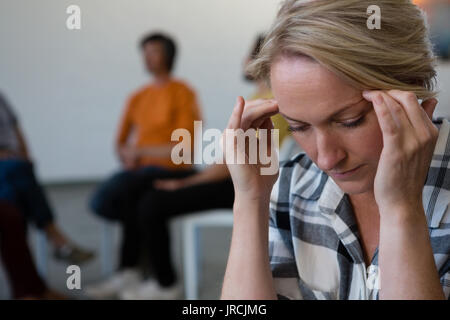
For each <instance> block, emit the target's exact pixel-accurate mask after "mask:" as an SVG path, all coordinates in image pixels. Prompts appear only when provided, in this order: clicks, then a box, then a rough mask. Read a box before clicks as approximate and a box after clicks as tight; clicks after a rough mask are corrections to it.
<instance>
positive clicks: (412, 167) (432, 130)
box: [363, 90, 438, 215]
mask: <svg viewBox="0 0 450 320" xmlns="http://www.w3.org/2000/svg"><path fill="white" fill-rule="evenodd" d="M363 96H364V98H365V99H366V100H368V101H371V102H372V103H373V106H374V109H375V112H376V115H377V118H378V122H379V125H380V128H381V131H382V134H383V151H382V152H381V156H380V160H379V163H378V169H377V173H376V176H375V182H374V193H375V200H376V202H377V204H378V207H379V209H380V215H383V214H384V213H386V214H392V213H394V212H411V213H417V212H423V205H422V190H423V186H424V183H425V180H426V176H427V172H428V169H429V165H430V163H431V159H432V156H433V151H434V148H435V144H436V141H437V137H438V129H437V128H436V127H435V126H434V125H433V123H432V121H431V119H432V116H433V112H434V110H435V108H436V105H437V100H436V99H430V100H426V101H424V102H423V103H422V105H420V104H419V102H418V100H417V98H416V96H415V94H414V93H411V92H403V91H399V90H391V91H388V92H384V91H365V92H364V94H363ZM419 208H420V209H421V210H420V211H417V209H419ZM396 209H398V210H396ZM414 209H415V210H414Z"/></svg>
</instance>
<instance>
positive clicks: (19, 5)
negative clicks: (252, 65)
mask: <svg viewBox="0 0 450 320" xmlns="http://www.w3.org/2000/svg"><path fill="white" fill-rule="evenodd" d="M279 2H280V1H279V0H264V1H261V0H245V1H242V0H226V1H225V0H189V1H182V0H179V1H167V0H150V1H144V0H127V1H124V0H76V1H73V0H70V1H69V0H40V1H30V0H2V1H0V17H1V18H0V43H1V50H0V92H2V94H3V95H4V96H5V97H6V98H7V100H8V101H9V103H10V105H11V106H12V107H13V108H14V111H15V113H16V114H17V117H18V119H19V121H20V124H21V127H22V130H23V132H24V135H25V137H26V140H27V142H28V148H29V149H30V153H31V155H32V159H33V160H34V164H35V170H36V175H37V177H38V179H39V181H40V182H41V183H42V184H43V185H44V187H45V190H46V192H47V194H48V196H49V201H50V203H51V205H52V206H53V208H54V209H55V210H54V211H55V212H56V213H57V215H58V219H59V222H60V225H61V226H62V228H63V230H64V231H65V232H66V233H67V234H68V235H69V236H70V237H71V238H73V239H75V240H76V241H77V243H79V244H80V245H82V246H84V247H89V248H91V249H93V250H95V252H96V254H97V255H96V257H95V259H93V260H92V261H90V262H89V263H88V264H86V265H85V266H83V268H82V286H85V285H88V284H90V283H93V282H96V281H98V280H99V279H103V278H105V277H107V275H108V273H110V272H112V270H113V269H114V265H115V264H117V253H116V251H117V250H115V248H116V247H117V245H118V243H119V242H120V239H119V238H120V232H119V230H118V226H117V225H114V224H108V226H107V227H105V223H104V222H102V221H100V220H99V219H98V218H96V217H95V216H94V215H92V214H91V213H89V210H88V207H87V199H88V198H89V195H90V194H92V192H93V190H94V188H95V186H96V184H97V183H98V182H100V181H102V180H104V179H106V178H107V177H108V176H109V175H111V174H112V173H113V172H115V171H116V170H118V169H119V167H120V165H119V162H118V160H117V158H116V156H115V153H114V138H115V135H116V132H117V126H118V123H119V119H120V117H121V114H122V112H123V108H124V106H125V103H126V100H127V98H128V97H129V95H130V93H131V92H133V91H135V90H136V88H139V87H141V86H142V85H144V84H146V83H147V82H148V81H149V76H148V74H147V72H146V70H145V68H144V66H143V64H142V57H141V52H140V49H139V46H138V43H139V40H140V39H141V37H142V36H144V35H145V34H147V33H149V32H151V31H158V30H161V31H163V32H165V33H167V34H169V35H171V36H172V37H173V38H174V40H175V41H176V42H177V45H178V49H179V52H178V58H177V62H176V65H175V70H174V75H175V76H176V77H177V78H180V79H183V80H187V81H188V82H189V84H190V85H191V86H192V87H193V89H195V91H196V93H197V95H198V99H199V104H200V106H201V109H202V114H203V120H204V125H203V126H204V129H207V128H219V129H222V128H224V127H225V125H226V123H227V120H228V117H229V115H230V113H231V110H232V108H233V105H234V102H235V99H236V97H237V96H238V95H242V96H244V97H248V96H250V95H251V94H252V93H253V91H254V86H253V85H252V84H251V83H249V82H246V81H245V80H244V77H243V71H242V68H243V64H244V60H245V59H246V57H247V56H248V55H249V52H250V51H251V47H252V45H253V43H254V41H255V39H256V37H257V35H258V34H260V33H261V32H264V31H266V30H267V29H268V27H269V26H270V24H271V22H272V20H273V18H274V17H275V14H276V11H277V8H278V5H279ZM416 3H417V4H418V5H420V6H422V7H423V8H424V9H425V10H426V11H427V13H428V14H429V22H430V25H431V30H432V39H433V42H434V45H435V50H436V54H438V55H439V56H440V57H442V58H441V59H440V60H439V65H438V68H437V70H438V85H439V87H440V89H441V93H440V95H439V97H438V100H439V104H438V108H437V111H436V114H437V116H442V117H450V90H449V89H450V63H449V61H448V58H449V47H450V46H449V43H450V26H449V22H450V11H449V10H450V3H449V1H442V0H441V1H438V0H436V1H433V0H429V1H426V0H422V1H418V0H417V1H416ZM72 4H76V5H78V6H79V7H80V8H81V30H68V29H67V28H66V20H67V18H68V17H69V14H67V13H66V9H67V7H69V6H70V5H72ZM182 223H183V222H182V221H174V223H173V224H172V226H171V228H172V231H173V234H174V241H173V243H172V245H173V255H174V260H175V261H176V266H177V269H178V272H179V274H180V277H181V278H182V279H183V276H184V274H185V269H183V267H185V265H184V263H185V261H183V253H182V250H183V247H182V244H183V243H182V242H183V241H182V237H183V235H182V234H183V233H182V231H183V225H182ZM200 234H201V236H198V237H197V240H196V241H197V242H196V243H197V245H198V246H199V247H198V248H201V251H200V252H201V257H200V259H199V261H200V264H201V265H200V267H199V268H200V269H199V270H201V271H198V273H199V274H200V275H201V276H200V277H199V278H198V279H197V278H196V281H197V282H198V283H197V285H198V290H199V291H198V296H197V297H199V298H203V299H217V298H218V297H219V294H220V287H221V281H222V278H223V272H224V270H225V264H226V258H227V254H228V247H229V240H230V236H231V228H230V226H229V225H227V223H223V225H222V226H221V224H218V225H217V226H214V225H213V227H212V228H203V229H202V231H201V233H200ZM197 235H198V234H197ZM28 236H29V243H30V245H31V249H32V253H33V257H34V259H35V261H36V262H37V265H38V268H39V272H40V273H41V275H42V276H43V277H44V278H45V279H46V280H47V282H48V284H49V286H50V287H52V288H54V289H56V290H58V291H59V292H61V293H63V294H65V295H67V296H70V297H75V298H84V297H85V295H84V293H83V290H68V289H67V287H66V279H67V276H68V275H67V274H66V267H67V264H64V263H61V262H58V261H56V260H54V259H53V257H52V255H51V254H49V253H48V252H46V249H45V248H46V247H45V246H46V244H45V240H43V239H42V237H41V236H40V235H39V232H37V231H36V230H35V229H33V228H30V233H29V234H28ZM199 242H200V244H199ZM105 251H107V252H105ZM39 255H41V256H39ZM0 265H1V263H0ZM0 269H1V267H0ZM9 297H10V288H9V285H8V281H7V279H6V277H5V275H4V272H1V271H0V298H3V299H6V298H9Z"/></svg>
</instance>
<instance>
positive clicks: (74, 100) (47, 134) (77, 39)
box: [0, 0, 279, 181]
mask: <svg viewBox="0 0 450 320" xmlns="http://www.w3.org/2000/svg"><path fill="white" fill-rule="evenodd" d="M278 2H279V0H263V1H261V0H70V1H67V0H39V1H32V0H1V1H0V44H1V49H0V91H2V92H3V93H4V94H5V95H6V96H7V98H8V99H9V100H10V101H11V103H12V104H13V106H14V107H15V109H16V111H17V113H18V114H19V116H20V119H21V122H22V126H23V128H24V131H25V134H26V136H27V138H28V141H29V144H30V147H31V151H32V153H33V155H34V158H35V160H36V163H37V168H38V174H39V176H40V177H41V178H42V179H43V180H45V181H64V180H80V179H95V178H100V177H104V176H105V175H108V174H110V173H111V172H112V171H113V170H114V169H115V168H117V166H118V164H117V161H116V159H115V156H114V153H113V140H114V136H115V132H116V127H117V123H118V121H119V117H120V115H121V112H122V109H123V106H124V102H125V100H126V98H127V96H128V95H129V94H130V93H131V92H132V91H133V90H135V89H136V88H137V87H140V86H141V85H143V84H145V82H146V81H148V77H147V75H146V74H145V72H144V69H143V67H142V64H141V60H140V55H139V50H138V47H137V43H138V40H139V39H140V38H141V36H142V35H144V34H146V33H147V32H149V31H153V30H155V29H156V30H162V31H166V32H168V33H169V34H171V35H173V36H174V38H175V39H176V40H177V42H178V45H179V49H180V54H179V59H178V62H177V67H176V71H175V73H176V75H177V76H178V77H180V78H182V79H186V80H188V81H189V82H190V83H191V85H192V86H193V87H194V88H195V89H196V90H197V93H198V95H199V98H200V102H201V105H202V107H203V114H204V118H205V120H206V123H205V127H206V128H207V127H215V128H223V127H224V126H225V125H226V120H227V119H228V116H229V114H230V112H231V109H232V107H233V105H234V102H235V99H236V96H237V95H244V96H246V95H249V94H250V93H251V90H252V87H251V86H250V85H249V84H247V83H245V82H244V81H243V80H242V71H241V69H242V61H243V59H244V56H245V55H246V54H248V52H249V50H250V47H251V45H252V44H253V41H254V38H255V36H256V35H257V33H259V32H261V31H265V30H266V29H267V28H268V26H269V25H270V23H271V21H272V19H273V17H274V15H275V13H276V9H277V7H278ZM71 4H76V5H79V6H80V7H81V11H82V12H81V13H82V29H81V30H80V31H69V30H68V29H67V28H66V19H67V17H68V15H67V14H66V8H67V7H68V6H69V5H71Z"/></svg>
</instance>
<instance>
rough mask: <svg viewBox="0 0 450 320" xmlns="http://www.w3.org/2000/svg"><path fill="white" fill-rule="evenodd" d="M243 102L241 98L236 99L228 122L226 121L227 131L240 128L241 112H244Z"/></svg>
mask: <svg viewBox="0 0 450 320" xmlns="http://www.w3.org/2000/svg"><path fill="white" fill-rule="evenodd" d="M244 106H245V100H244V98H242V97H240V96H239V97H238V98H237V100H236V104H235V106H234V109H233V112H232V113H231V117H230V120H229V121H228V125H227V129H238V128H240V127H241V118H242V112H243V111H244Z"/></svg>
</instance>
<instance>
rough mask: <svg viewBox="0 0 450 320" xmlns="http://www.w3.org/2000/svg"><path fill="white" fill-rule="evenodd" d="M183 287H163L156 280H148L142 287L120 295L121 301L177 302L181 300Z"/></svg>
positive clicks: (125, 291)
mask: <svg viewBox="0 0 450 320" xmlns="http://www.w3.org/2000/svg"><path fill="white" fill-rule="evenodd" d="M181 294H182V290H181V286H180V285H178V284H175V285H173V286H170V287H162V286H160V285H159V283H158V282H157V281H156V280H153V279H152V280H147V281H145V282H144V283H142V284H141V285H140V286H137V287H135V288H131V289H128V290H124V291H122V292H121V293H119V299H121V300H177V299H180V298H181Z"/></svg>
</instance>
